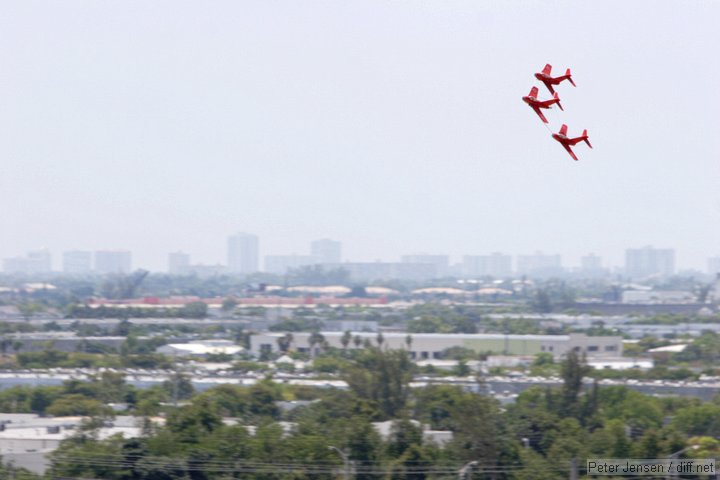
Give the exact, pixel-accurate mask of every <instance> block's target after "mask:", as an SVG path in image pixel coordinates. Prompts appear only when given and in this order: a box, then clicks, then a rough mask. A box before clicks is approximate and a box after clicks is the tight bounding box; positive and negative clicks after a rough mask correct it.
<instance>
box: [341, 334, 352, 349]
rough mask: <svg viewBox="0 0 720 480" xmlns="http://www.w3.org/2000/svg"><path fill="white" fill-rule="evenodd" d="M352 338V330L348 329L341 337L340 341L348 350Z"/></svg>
mask: <svg viewBox="0 0 720 480" xmlns="http://www.w3.org/2000/svg"><path fill="white" fill-rule="evenodd" d="M350 340H352V333H350V330H346V331H345V333H343V336H342V337H341V338H340V343H342V346H343V350H347V347H348V345H350Z"/></svg>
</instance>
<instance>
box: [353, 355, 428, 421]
mask: <svg viewBox="0 0 720 480" xmlns="http://www.w3.org/2000/svg"><path fill="white" fill-rule="evenodd" d="M413 368H414V365H413V363H412V362H411V361H410V360H409V359H408V356H407V352H406V351H404V350H385V351H384V350H381V349H380V348H378V347H373V346H371V347H369V348H367V349H366V350H365V351H363V352H362V353H361V354H360V355H358V357H357V358H356V359H354V361H353V362H352V363H351V364H350V365H349V366H348V367H347V368H346V369H345V370H344V372H343V379H344V380H345V381H346V382H347V383H348V386H349V387H350V389H351V390H352V391H353V392H354V393H355V394H356V395H357V396H358V397H360V398H362V399H365V400H368V401H369V402H371V403H372V404H373V405H375V406H376V407H377V408H378V410H379V413H380V416H381V417H382V419H390V418H395V417H397V416H398V415H399V414H400V412H402V411H403V410H404V409H405V407H406V404H407V400H408V395H409V393H410V388H409V384H410V380H411V379H412V372H413Z"/></svg>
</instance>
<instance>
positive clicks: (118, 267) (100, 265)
mask: <svg viewBox="0 0 720 480" xmlns="http://www.w3.org/2000/svg"><path fill="white" fill-rule="evenodd" d="M131 269H132V253H131V252H130V251H128V250H98V251H97V252H95V271H96V272H97V273H100V274H106V273H129V272H130V270H131Z"/></svg>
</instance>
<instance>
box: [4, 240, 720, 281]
mask: <svg viewBox="0 0 720 480" xmlns="http://www.w3.org/2000/svg"><path fill="white" fill-rule="evenodd" d="M248 241H249V242H250V243H248ZM328 243H329V244H331V245H332V248H333V249H337V250H338V251H334V252H333V256H332V257H331V258H325V259H324V260H323V257H322V256H321V255H319V254H318V253H313V252H312V251H313V248H316V247H317V245H318V244H321V245H326V244H328ZM262 246H263V239H262V238H259V237H257V236H256V235H254V234H253V233H250V232H242V233H239V234H238V233H236V234H232V235H229V236H228V237H226V242H225V251H224V253H223V254H222V255H221V256H222V257H224V259H221V260H218V261H216V262H204V261H200V260H198V259H197V256H196V255H195V254H194V253H193V252H189V251H183V250H174V251H168V252H166V253H165V254H164V255H163V256H162V258H159V259H155V262H153V264H157V265H158V266H157V267H155V266H153V265H151V264H140V263H138V261H137V260H136V254H135V253H134V252H132V251H131V250H128V249H117V250H107V249H99V250H95V249H92V250H87V251H84V250H69V251H63V252H52V251H51V250H49V249H47V248H43V249H35V250H27V251H25V252H24V253H21V254H19V255H13V256H11V257H5V258H3V259H2V262H3V264H5V263H9V265H15V264H16V262H15V261H16V260H22V259H24V258H26V259H34V260H35V262H37V261H41V263H42V264H43V265H51V266H52V270H53V271H56V272H62V271H63V269H64V266H65V265H66V263H67V262H70V263H69V265H70V273H73V270H75V269H77V268H78V266H77V263H78V260H80V263H81V264H82V265H81V266H80V267H79V268H80V270H78V272H79V271H89V270H98V269H99V270H98V271H99V273H103V272H105V273H107V272H110V271H118V272H129V271H130V270H135V269H139V268H143V269H148V270H150V271H154V272H168V271H170V272H171V273H172V272H173V270H175V272H174V273H178V272H179V270H177V268H178V267H182V268H185V267H191V266H200V265H203V266H207V267H211V266H217V265H222V266H223V267H226V268H227V273H230V274H238V273H251V272H253V271H263V272H273V271H275V270H277V266H276V267H275V268H268V265H267V261H268V259H271V260H272V261H273V264H275V263H277V262H278V261H280V263H279V264H283V265H284V264H285V263H287V262H288V261H290V263H293V262H292V261H291V260H289V259H290V258H291V257H297V259H296V261H295V262H294V263H299V264H303V265H304V264H313V263H317V264H334V263H340V264H342V263H346V262H350V263H357V262H376V261H377V262H409V263H417V262H421V261H423V260H418V259H419V258H421V257H424V261H427V262H431V263H438V262H439V263H438V265H439V267H438V268H439V271H441V272H442V271H444V269H447V268H448V267H453V266H457V265H460V264H462V263H463V262H464V261H465V260H466V257H491V256H503V257H509V259H510V260H509V261H510V262H511V264H510V265H509V266H508V267H505V268H510V270H511V271H512V272H514V273H523V271H526V270H528V269H533V268H537V267H540V266H541V267H542V268H562V269H565V270H568V271H572V270H575V269H585V270H594V269H607V270H609V271H610V272H613V271H616V270H622V269H624V268H629V269H630V271H631V272H632V273H633V274H634V275H635V276H645V275H648V274H649V273H648V272H651V271H654V270H655V269H656V268H658V267H656V266H655V265H656V264H662V265H663V267H662V268H661V269H660V270H661V271H663V272H665V274H667V273H669V272H674V273H676V274H677V273H680V272H682V271H689V270H696V271H699V272H702V273H708V272H709V271H710V270H712V269H713V268H715V266H716V265H720V255H708V256H707V257H705V259H704V262H703V264H702V265H700V266H698V267H695V266H690V265H683V264H682V263H678V262H677V261H676V258H677V256H678V255H677V251H676V250H675V249H673V248H657V247H656V246H654V245H643V246H637V247H629V248H626V249H624V250H623V252H622V255H621V257H622V258H623V260H622V261H620V262H617V263H611V262H609V261H608V260H607V259H606V258H605V257H603V256H602V255H597V254H596V253H595V252H587V253H585V254H583V255H581V256H580V257H579V258H575V259H569V258H568V257H567V256H565V255H563V254H562V252H550V251H542V250H535V251H530V252H509V251H506V250H503V249H499V250H498V251H494V252H461V253H459V254H450V253H447V252H404V253H401V254H400V255H398V256H395V257H394V256H391V255H386V256H384V257H380V258H375V259H371V260H365V259H354V258H347V257H345V256H344V255H343V256H342V258H341V260H340V261H339V262H335V259H336V258H340V257H339V250H341V249H344V248H345V244H344V242H342V241H341V240H337V239H327V238H324V239H315V240H313V241H311V242H309V243H308V245H306V246H305V248H303V247H302V246H299V245H298V248H296V249H294V250H293V251H292V252H273V253H265V252H263V249H262ZM248 248H249V251H245V252H243V251H242V250H246V249H248ZM335 255H337V257H336V256H335ZM535 256H540V257H541V258H540V259H539V261H540V262H541V265H536V262H537V261H538V260H536V259H535V258H534V257H535ZM78 257H83V258H81V259H79V258H78ZM92 257H95V262H94V264H97V262H98V260H99V259H102V260H101V264H102V265H101V266H100V267H98V265H95V266H94V267H93V268H91V266H90V265H91V258H92ZM443 257H445V258H443ZM105 258H107V259H108V260H105ZM110 258H112V260H110ZM241 258H242V259H241ZM8 261H9V262H8ZM107 262H110V265H112V266H105V265H104V264H105V263H107ZM21 263H22V262H21ZM241 264H242V266H241ZM117 265H122V267H118V266H117ZM173 265H175V267H174V266H173ZM443 265H444V267H443ZM648 269H649V270H648ZM0 272H4V273H10V272H8V271H7V270H6V269H4V268H3V269H0ZM78 272H76V273H78ZM276 273H277V272H276Z"/></svg>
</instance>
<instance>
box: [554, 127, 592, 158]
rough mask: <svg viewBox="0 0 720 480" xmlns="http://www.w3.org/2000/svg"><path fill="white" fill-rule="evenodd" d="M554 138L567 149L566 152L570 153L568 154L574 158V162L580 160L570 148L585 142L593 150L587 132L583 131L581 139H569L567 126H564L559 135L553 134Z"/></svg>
mask: <svg viewBox="0 0 720 480" xmlns="http://www.w3.org/2000/svg"><path fill="white" fill-rule="evenodd" d="M552 137H553V138H554V139H555V140H557V141H558V142H560V143H561V144H562V146H563V147H565V150H567V151H568V153H569V154H570V156H571V157H572V158H573V160H577V159H578V158H577V157H576V156H575V154H574V153H573V151H572V149H571V148H570V147H572V146H573V145H575V144H577V143H580V142H585V143H587V145H588V147H590V148H592V145H590V141H589V140H588V134H587V130H583V133H582V135H580V136H579V137H575V138H568V136H567V125H565V124H563V126H562V127H560V131H559V132H558V133H553V134H552Z"/></svg>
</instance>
